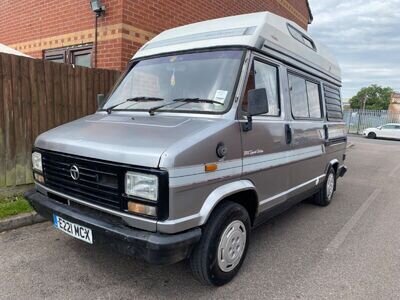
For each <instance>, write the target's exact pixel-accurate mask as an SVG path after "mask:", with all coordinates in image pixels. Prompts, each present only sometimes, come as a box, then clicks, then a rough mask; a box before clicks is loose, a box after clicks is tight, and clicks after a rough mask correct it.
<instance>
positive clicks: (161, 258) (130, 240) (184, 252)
mask: <svg viewBox="0 0 400 300" xmlns="http://www.w3.org/2000/svg"><path fill="white" fill-rule="evenodd" d="M25 197H26V198H27V199H28V201H29V202H30V203H31V204H32V206H33V207H34V209H35V210H36V211H37V212H38V213H39V214H40V215H42V216H43V217H45V218H46V219H49V220H52V218H53V214H54V213H55V214H57V215H59V216H61V217H64V218H65V219H66V220H68V221H71V222H73V223H77V224H81V225H82V226H85V227H88V228H90V229H92V231H93V239H94V244H101V243H107V244H109V245H111V246H113V247H115V248H117V249H118V250H119V251H120V252H122V253H124V254H127V255H132V256H139V257H141V258H143V259H144V260H146V261H147V262H149V263H152V264H160V265H164V264H172V263H176V262H178V261H181V260H183V259H185V258H187V257H188V256H189V255H190V253H191V250H192V248H193V246H194V245H195V244H196V243H197V242H198V241H199V240H200V237H201V229H200V228H194V229H191V230H189V231H185V232H183V233H178V234H161V233H155V232H149V231H144V230H139V229H135V228H131V227H129V226H126V225H125V224H124V223H123V222H118V221H116V220H111V219H105V218H104V216H103V215H96V211H95V210H93V212H91V213H90V214H88V213H84V212H83V211H82V210H80V209H79V208H77V207H72V206H68V205H66V204H62V203H60V202H57V201H55V200H52V199H51V198H49V197H48V196H45V195H43V194H41V193H39V192H37V191H36V190H31V191H28V192H27V193H26V194H25Z"/></svg>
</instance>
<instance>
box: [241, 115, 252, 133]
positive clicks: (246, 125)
mask: <svg viewBox="0 0 400 300" xmlns="http://www.w3.org/2000/svg"><path fill="white" fill-rule="evenodd" d="M242 129H243V131H244V132H247V131H251V130H252V129H253V117H252V116H251V115H247V122H245V123H242Z"/></svg>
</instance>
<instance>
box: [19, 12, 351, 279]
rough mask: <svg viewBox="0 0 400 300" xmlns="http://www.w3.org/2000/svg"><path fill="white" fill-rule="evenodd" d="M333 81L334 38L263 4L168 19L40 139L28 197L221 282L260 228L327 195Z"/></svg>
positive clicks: (65, 223)
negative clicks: (109, 81) (89, 99)
mask: <svg viewBox="0 0 400 300" xmlns="http://www.w3.org/2000/svg"><path fill="white" fill-rule="evenodd" d="M340 86H341V76H340V69H339V66H338V63H337V62H336V60H335V59H334V57H333V56H332V55H331V54H330V53H329V51H328V50H327V49H326V48H324V47H323V46H322V45H320V44H318V43H317V42H316V41H315V40H313V39H312V38H311V37H310V36H309V34H308V33H307V32H306V31H304V30H303V29H302V28H300V27H299V26H298V25H296V24H295V23H293V22H291V21H289V20H286V19H284V18H281V17H279V16H276V15H274V14H272V13H269V12H262V13H254V14H248V15H240V16H233V17H227V18H221V19H215V20H210V21H205V22H200V23H195V24H191V25H187V26H182V27H178V28H175V29H170V30H167V31H165V32H162V33H161V34H159V35H158V36H156V37H155V38H154V39H152V40H151V41H149V42H148V43H146V44H145V45H144V46H143V47H142V48H141V49H140V50H139V51H138V52H137V53H136V54H135V55H134V57H133V58H132V60H131V61H130V62H129V65H128V67H127V70H126V72H125V73H124V74H123V75H122V76H121V78H120V79H119V81H118V82H117V83H116V85H115V87H114V88H113V90H112V91H111V92H110V94H109V95H108V96H107V98H106V99H105V101H104V103H103V104H101V106H100V108H99V109H98V111H97V112H96V113H95V114H93V115H89V116H86V117H84V118H82V119H79V120H76V121H73V122H70V123H68V124H65V125H62V126H59V127H57V128H54V129H52V130H49V131H47V132H45V133H43V134H41V135H40V136H39V137H38V138H37V139H36V141H35V144H34V149H33V152H32V165H33V176H34V179H35V189H34V190H32V191H30V192H28V193H27V194H26V196H27V198H28V199H29V200H30V202H31V203H32V205H33V207H34V208H35V210H36V211H37V212H38V213H40V214H41V215H43V216H44V217H46V218H48V219H50V220H52V222H53V224H54V227H55V228H57V229H59V230H61V231H63V232H64V233H66V234H68V235H70V236H72V237H75V238H77V239H79V240H82V241H83V242H85V243H88V244H92V245H93V247H95V246H96V245H97V244H100V243H107V244H109V245H111V246H115V247H116V248H117V249H119V250H120V251H121V252H123V253H126V254H129V255H134V256H138V257H140V258H142V259H144V260H146V261H147V262H149V263H154V264H171V263H175V262H178V261H181V260H185V259H188V260H189V261H190V266H191V268H192V270H193V274H194V276H195V277H196V278H197V279H198V280H199V281H200V282H202V283H205V284H210V285H215V286H221V285H223V284H226V283H227V282H229V281H230V280H232V278H234V277H235V275H236V274H237V273H238V271H239V269H240V267H241V265H242V264H243V261H244V259H245V257H246V253H247V250H248V247H249V244H250V240H251V232H252V230H253V229H254V228H255V227H257V226H258V225H260V224H262V223H263V222H265V221H266V220H268V219H270V218H271V217H273V216H275V215H277V214H279V213H281V212H283V211H284V210H286V209H288V208H290V207H291V206H293V205H294V204H296V203H298V202H301V201H303V200H306V199H308V201H312V202H313V203H314V204H316V205H319V206H327V205H329V204H330V203H331V201H333V196H334V193H335V190H336V185H337V180H338V179H339V177H342V176H343V175H344V174H345V173H346V170H347V169H346V166H345V162H344V161H345V157H346V156H345V149H346V141H347V137H346V130H345V123H344V122H343V114H342V107H341V98H340ZM315 213H317V211H316V212H315ZM253 242H256V241H253ZM267 255H268V254H267Z"/></svg>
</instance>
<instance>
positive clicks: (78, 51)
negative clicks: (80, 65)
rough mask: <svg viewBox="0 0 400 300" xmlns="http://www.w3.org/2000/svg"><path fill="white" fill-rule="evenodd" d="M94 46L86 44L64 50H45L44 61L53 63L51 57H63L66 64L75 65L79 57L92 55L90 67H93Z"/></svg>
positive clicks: (63, 48)
mask: <svg viewBox="0 0 400 300" xmlns="http://www.w3.org/2000/svg"><path fill="white" fill-rule="evenodd" d="M93 50H94V46H93V44H85V45H75V46H68V47H62V48H53V49H44V50H43V55H42V57H43V59H44V60H47V61H52V60H51V59H49V58H50V57H53V56H54V57H55V56H61V55H62V56H63V58H64V62H63V63H65V64H71V65H75V57H76V56H79V55H87V54H91V55H92V57H91V59H90V67H89V68H92V67H93Z"/></svg>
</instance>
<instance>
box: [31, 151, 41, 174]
mask: <svg viewBox="0 0 400 300" xmlns="http://www.w3.org/2000/svg"><path fill="white" fill-rule="evenodd" d="M32 168H33V169H34V170H35V171H39V172H43V166H42V154H40V153H39V152H33V153H32Z"/></svg>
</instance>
